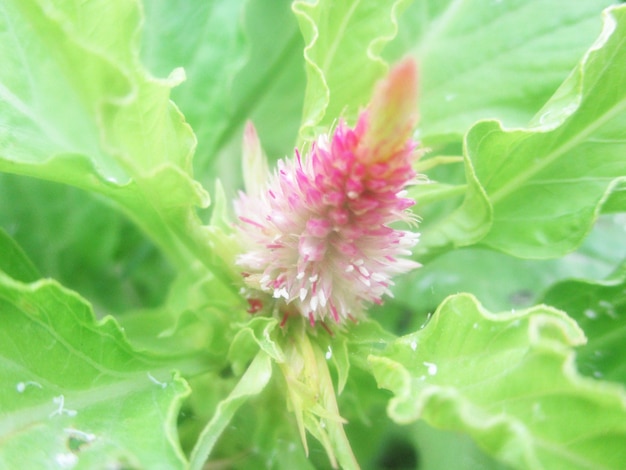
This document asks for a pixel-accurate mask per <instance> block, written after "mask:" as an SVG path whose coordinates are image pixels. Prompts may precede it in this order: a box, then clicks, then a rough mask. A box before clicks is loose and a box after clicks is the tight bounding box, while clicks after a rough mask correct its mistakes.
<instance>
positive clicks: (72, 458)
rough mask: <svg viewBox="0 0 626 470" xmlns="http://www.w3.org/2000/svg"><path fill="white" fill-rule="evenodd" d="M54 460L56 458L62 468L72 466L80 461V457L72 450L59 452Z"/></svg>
mask: <svg viewBox="0 0 626 470" xmlns="http://www.w3.org/2000/svg"><path fill="white" fill-rule="evenodd" d="M54 460H56V462H57V464H59V466H60V467H61V468H72V467H74V466H75V465H76V464H77V463H78V457H77V456H76V455H74V454H72V453H71V452H67V453H65V454H57V455H56V456H55V457H54Z"/></svg>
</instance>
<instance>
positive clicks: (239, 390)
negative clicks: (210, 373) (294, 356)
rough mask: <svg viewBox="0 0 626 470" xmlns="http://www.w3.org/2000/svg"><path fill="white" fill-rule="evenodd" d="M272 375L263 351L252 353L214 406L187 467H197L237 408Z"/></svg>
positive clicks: (205, 459)
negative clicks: (222, 398) (240, 373)
mask: <svg viewBox="0 0 626 470" xmlns="http://www.w3.org/2000/svg"><path fill="white" fill-rule="evenodd" d="M271 376H272V362H271V361H270V358H269V356H268V355H267V354H265V353H264V352H263V351H259V353H258V354H257V355H256V356H255V358H254V360H253V361H252V363H251V364H250V366H249V367H248V369H247V370H246V372H245V374H244V375H243V376H242V377H241V380H240V381H239V382H238V383H237V386H236V387H235V388H234V390H233V391H232V392H231V393H230V395H228V397H227V398H225V399H224V400H222V401H221V402H220V403H219V405H218V406H217V410H216V411H215V414H214V415H213V418H212V419H211V421H210V422H209V423H208V424H207V425H206V427H205V428H204V430H203V431H202V433H201V434H200V437H199V438H198V442H197V443H196V446H195V447H194V449H193V452H192V453H191V457H190V464H189V468H190V470H201V469H202V468H203V467H204V464H205V462H206V461H207V459H208V458H209V455H210V453H211V450H212V449H213V446H214V445H215V443H216V442H217V439H218V438H219V436H220V435H221V434H222V432H223V431H224V429H225V428H226V426H227V425H228V423H229V422H230V420H231V419H232V418H233V416H234V415H235V413H236V412H237V410H238V409H239V407H240V406H241V405H242V404H243V403H245V402H246V400H248V399H249V398H250V397H252V396H254V395H258V394H259V393H261V391H263V389H264V388H265V386H266V385H267V383H268V382H269V380H270V378H271Z"/></svg>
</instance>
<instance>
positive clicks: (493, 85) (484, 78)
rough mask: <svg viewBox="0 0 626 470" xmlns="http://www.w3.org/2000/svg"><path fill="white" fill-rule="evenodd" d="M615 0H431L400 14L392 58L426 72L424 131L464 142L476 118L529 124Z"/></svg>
mask: <svg viewBox="0 0 626 470" xmlns="http://www.w3.org/2000/svg"><path fill="white" fill-rule="evenodd" d="M611 3H612V2H611V1H610V0H585V1H578V2H575V3H572V2H568V3H565V2H563V1H562V0H548V1H546V0H530V1H529V0H513V1H510V0H507V1H493V0H454V1H453V0H444V1H440V0H425V1H415V2H413V3H412V5H411V6H410V7H409V8H408V9H407V11H406V12H405V14H404V15H403V16H402V17H401V19H400V33H399V37H398V39H397V40H396V41H395V42H394V43H392V44H391V45H390V50H389V54H386V56H390V57H394V58H395V57H399V56H403V55H405V54H407V52H408V53H410V54H412V55H414V56H415V57H416V58H417V60H418V63H419V64H420V69H421V74H420V75H421V77H422V80H421V92H420V95H421V102H420V112H421V114H422V124H421V126H420V133H421V136H422V137H423V139H424V140H425V141H427V143H428V145H430V144H431V142H433V141H437V140H440V139H445V140H450V139H455V140H456V139H459V138H460V137H461V136H462V135H463V134H465V132H466V131H467V129H469V127H470V126H471V125H472V124H473V123H474V122H475V121H477V120H479V119H486V118H497V119H500V120H502V121H503V122H504V123H505V124H506V125H507V126H523V125H526V123H527V122H528V121H529V120H530V119H531V118H532V116H533V115H534V114H535V113H536V112H537V110H538V109H539V108H541V106H542V105H543V104H544V103H545V102H546V101H547V99H548V98H549V97H550V96H551V95H552V93H554V91H555V90H556V89H557V87H558V86H559V85H560V83H561V82H562V81H563V80H564V79H565V78H566V77H567V75H568V74H569V72H570V70H571V69H572V68H573V67H574V66H575V65H576V61H577V60H578V58H579V57H580V56H581V54H583V53H584V51H585V49H586V48H587V47H588V45H589V44H590V43H591V42H592V41H593V39H594V37H595V36H596V35H597V33H598V32H599V30H600V22H599V21H598V15H599V13H600V11H601V10H602V8H604V7H606V6H608V5H610V4H611Z"/></svg>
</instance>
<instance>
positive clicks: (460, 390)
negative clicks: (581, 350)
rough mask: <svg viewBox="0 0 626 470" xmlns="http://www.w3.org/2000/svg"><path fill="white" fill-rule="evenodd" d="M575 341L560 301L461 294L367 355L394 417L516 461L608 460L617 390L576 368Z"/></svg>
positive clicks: (623, 431)
mask: <svg viewBox="0 0 626 470" xmlns="http://www.w3.org/2000/svg"><path fill="white" fill-rule="evenodd" d="M584 342H585V337H584V334H583V332H582V330H580V328H579V327H578V326H577V325H576V323H575V322H574V321H573V320H571V319H570V318H569V317H567V315H565V314H564V313H563V312H561V311H558V310H555V309H551V308H549V307H545V306H538V307H534V308H532V309H529V310H525V311H520V312H509V313H500V314H497V315H496V314H491V313H489V312H487V311H485V310H484V309H483V308H482V307H481V306H480V305H479V304H478V302H477V301H476V299H475V298H474V297H472V296H469V295H466V294H461V295H457V296H452V297H450V298H448V299H447V300H446V301H444V303H443V304H442V305H441V306H440V308H439V309H438V310H437V312H435V314H434V316H433V317H432V319H431V320H430V322H429V323H428V324H427V325H426V326H425V327H424V329H423V330H421V331H418V332H416V333H414V334H411V335H407V336H404V337H401V338H399V339H397V340H396V341H394V342H393V343H391V344H390V346H389V349H388V350H386V351H385V352H384V353H383V354H378V355H372V356H371V357H370V363H371V366H372V370H373V372H374V375H375V377H376V380H377V381H378V384H379V386H381V387H383V388H386V389H389V390H391V391H392V392H393V394H394V397H393V398H392V399H391V401H390V402H389V407H388V412H389V415H390V417H391V418H392V419H393V420H395V421H397V422H400V423H410V422H413V421H415V420H417V419H423V420H425V421H426V422H427V423H429V424H431V425H432V426H435V427H437V428H441V429H448V430H454V431H460V432H465V433H467V434H469V435H470V436H471V437H472V438H473V439H474V440H475V441H476V442H477V443H478V445H479V446H480V447H482V448H483V449H484V450H486V451H487V452H488V453H489V454H491V455H493V456H495V457H496V458H498V459H499V460H501V461H503V462H505V463H508V464H510V465H512V466H514V467H516V468H532V469H541V468H546V469H547V468H589V469H591V468H594V469H598V468H607V469H608V468H618V467H619V466H620V465H621V463H622V462H623V461H624V458H626V453H625V449H626V390H625V389H624V388H623V387H618V386H616V385H615V384H611V383H608V382H598V381H596V380H593V379H589V378H585V377H582V376H581V375H579V374H578V372H577V371H576V369H575V366H574V352H573V350H572V347H574V346H577V345H580V344H583V343H584Z"/></svg>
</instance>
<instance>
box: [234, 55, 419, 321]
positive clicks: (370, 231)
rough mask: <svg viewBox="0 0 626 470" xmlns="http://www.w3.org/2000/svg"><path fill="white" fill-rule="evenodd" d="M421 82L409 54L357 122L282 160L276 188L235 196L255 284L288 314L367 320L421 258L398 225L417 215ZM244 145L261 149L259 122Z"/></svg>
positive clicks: (413, 238)
mask: <svg viewBox="0 0 626 470" xmlns="http://www.w3.org/2000/svg"><path fill="white" fill-rule="evenodd" d="M416 82H417V80H416V69H415V65H414V63H413V62H412V61H404V62H402V63H401V64H399V65H398V66H397V67H396V68H394V69H393V70H392V71H391V72H390V74H389V76H388V77H387V79H386V80H385V81H383V82H382V83H380V84H379V85H378V87H377V89H376V92H375V95H374V98H373V100H372V103H371V105H370V107H369V108H368V109H367V110H365V111H364V112H362V113H361V115H360V117H359V119H358V122H357V124H356V126H355V127H354V128H353V129H352V128H349V127H348V126H347V125H346V124H345V123H344V122H340V123H339V125H338V126H337V128H336V130H335V132H334V134H333V135H332V136H331V137H330V138H328V137H326V136H322V137H320V138H319V139H318V140H317V141H316V142H314V143H313V144H312V146H311V150H310V152H309V154H308V155H307V156H306V158H304V159H302V158H301V157H300V154H299V153H298V152H297V151H296V157H297V158H295V159H290V160H281V161H279V162H278V168H277V170H276V172H275V173H274V174H273V175H272V176H271V178H270V180H269V182H268V183H267V185H266V186H264V185H262V184H256V185H249V186H255V187H253V188H248V190H249V193H248V194H244V193H242V194H240V196H239V198H238V200H237V201H236V202H235V210H236V213H237V215H238V218H239V223H238V231H239V234H240V237H241V240H242V244H243V247H244V250H245V252H244V253H243V254H241V255H239V256H238V258H237V264H238V265H239V266H240V267H241V268H242V270H243V271H244V272H243V276H244V278H245V282H246V284H247V285H248V287H250V288H252V289H256V290H260V291H263V292H265V293H267V294H270V295H271V297H273V298H274V299H276V302H277V304H276V305H277V308H278V309H279V310H280V311H282V312H283V313H284V314H285V315H287V314H292V313H294V312H298V313H299V314H302V315H304V316H306V317H308V318H309V320H310V322H311V324H314V323H315V321H316V320H324V319H326V318H327V317H331V318H333V319H334V320H335V321H337V322H340V321H341V320H344V319H346V318H358V317H359V316H360V315H362V313H363V310H364V308H365V306H366V304H367V303H369V302H374V303H382V297H383V296H384V295H391V292H390V289H389V288H390V286H391V285H392V284H393V283H392V281H391V278H392V277H393V276H395V275H396V274H399V273H404V272H407V271H409V270H411V269H413V268H416V267H418V266H419V264H418V263H416V262H414V261H411V260H409V259H406V256H409V255H410V254H411V252H410V249H411V248H412V247H413V246H414V245H415V244H416V243H417V241H418V234H416V233H413V232H410V231H403V230H398V229H395V228H392V227H391V226H390V224H392V223H394V222H398V221H405V222H414V221H415V220H414V217H412V216H411V215H410V213H409V212H407V209H408V208H409V207H410V206H412V205H413V203H414V201H413V200H411V199H407V198H406V197H404V193H405V192H404V188H405V187H406V186H407V185H408V184H411V183H413V182H414V180H415V176H416V175H415V172H414V171H413V169H412V163H413V161H414V160H415V159H416V158H417V156H418V154H419V152H417V151H416V147H417V143H416V142H414V141H413V140H412V139H411V133H412V130H413V127H414V125H415V121H416V112H415V110H416V96H417V91H416ZM244 146H245V152H248V153H249V154H250V153H252V154H260V153H261V151H260V146H259V144H258V138H257V137H256V132H255V131H254V128H253V127H252V126H251V125H249V126H248V127H247V129H246V133H245V137H244ZM250 191H251V192H250ZM253 304H254V306H255V308H254V311H258V310H259V308H258V307H259V304H258V303H257V301H256V300H254V302H252V303H251V307H252V306H253Z"/></svg>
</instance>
